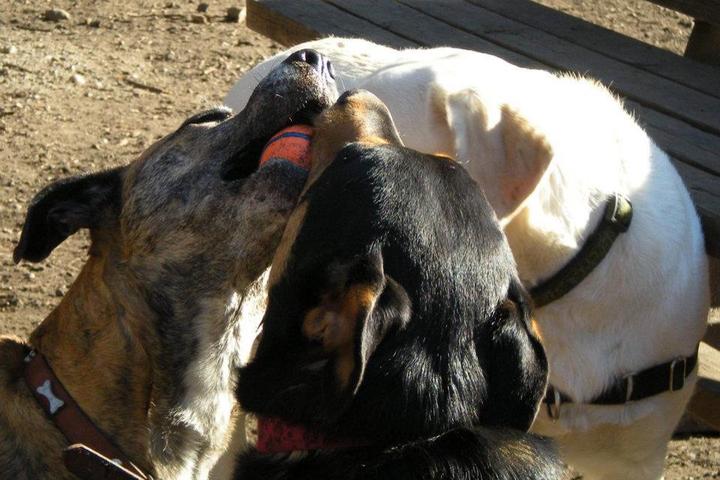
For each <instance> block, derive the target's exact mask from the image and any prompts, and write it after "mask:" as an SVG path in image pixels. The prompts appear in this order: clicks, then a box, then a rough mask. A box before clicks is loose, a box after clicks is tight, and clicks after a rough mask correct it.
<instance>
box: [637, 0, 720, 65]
mask: <svg viewBox="0 0 720 480" xmlns="http://www.w3.org/2000/svg"><path fill="white" fill-rule="evenodd" d="M650 1H651V2H653V3H657V4H658V5H662V6H663V7H666V8H671V9H673V10H677V11H678V12H682V13H684V14H685V15H688V16H690V17H693V18H694V19H695V25H694V26H693V29H692V33H691V34H690V39H689V40H688V44H687V48H686V49H685V56H686V57H689V58H693V59H695V60H699V61H701V62H705V63H710V64H713V65H720V2H718V1H717V0H650Z"/></svg>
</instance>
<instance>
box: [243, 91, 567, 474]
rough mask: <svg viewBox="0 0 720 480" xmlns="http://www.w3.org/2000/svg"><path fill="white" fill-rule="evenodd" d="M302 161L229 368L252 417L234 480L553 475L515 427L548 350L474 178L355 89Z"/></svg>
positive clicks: (538, 386)
mask: <svg viewBox="0 0 720 480" xmlns="http://www.w3.org/2000/svg"><path fill="white" fill-rule="evenodd" d="M313 162H314V163H313V169H312V171H311V174H310V179H309V183H308V185H306V187H305V191H304V193H303V196H302V197H301V201H300V203H299V206H298V208H297V210H296V211H295V212H294V213H293V215H292V216H291V219H290V221H289V223H288V226H287V228H286V231H285V233H284V235H283V239H282V241H281V244H280V247H279V249H278V252H277V254H276V257H275V259H274V260H273V267H272V271H271V277H270V278H271V280H270V293H269V304H268V309H267V311H266V313H265V316H264V319H263V324H264V327H263V328H264V330H263V335H262V338H261V340H260V342H259V344H258V348H257V352H256V355H255V358H254V359H253V361H251V362H250V363H249V364H248V365H247V366H246V367H244V368H242V369H241V373H240V377H239V385H238V390H237V394H238V398H239V400H240V403H241V405H242V406H243V407H244V408H245V409H246V410H248V411H250V412H253V413H254V414H255V415H256V416H257V421H258V425H259V427H258V430H257V431H256V432H255V433H256V434H257V436H258V438H257V445H258V447H257V448H256V449H255V450H251V451H250V452H249V453H246V454H244V455H243V456H241V457H240V459H239V462H238V466H237V470H236V478H238V479H243V480H252V479H262V480H267V479H317V478H322V479H483V478H488V479H490V478H492V479H551V478H552V479H556V478H561V477H563V475H564V470H563V467H562V466H561V465H560V464H559V462H558V461H557V459H556V457H555V454H554V451H553V448H552V447H551V445H549V444H548V443H547V441H546V440H543V439H540V438H538V437H534V436H531V435H529V434H526V433H524V432H525V431H526V430H527V429H528V428H529V426H530V424H531V423H532V421H533V419H534V417H535V414H536V411H537V409H538V405H539V402H540V399H541V397H542V395H543V392H544V389H545V384H546V379H547V362H546V358H545V354H544V351H543V348H542V346H541V344H540V342H539V340H538V337H537V333H536V332H535V331H534V329H533V326H532V322H531V319H530V311H529V306H528V303H527V295H526V293H525V292H524V291H523V289H522V287H521V286H520V283H519V282H518V279H517V275H516V270H515V265H514V262H513V259H512V255H511V253H510V250H509V248H508V245H507V243H506V241H505V238H504V236H503V234H502V232H501V230H500V228H499V226H498V224H497V221H496V219H495V216H494V214H493V212H492V210H491V208H490V206H489V205H488V203H487V202H486V200H485V198H484V197H483V195H482V193H480V191H479V189H478V188H477V185H476V184H475V183H474V182H473V181H472V180H471V179H470V177H469V176H468V175H467V173H466V172H465V171H464V169H463V168H462V167H461V166H459V165H458V164H457V163H455V162H452V161H449V159H447V158H444V157H437V156H432V155H424V154H420V153H418V152H415V151H412V150H409V149H407V148H404V147H403V146H402V144H401V142H400V139H399V137H398V135H397V133H396V131H395V128H394V126H393V124H392V120H391V118H390V114H389V112H388V110H387V108H386V107H385V106H384V105H383V104H382V103H381V102H380V101H379V100H378V99H377V98H376V97H374V96H372V95H371V94H369V93H367V92H363V91H356V92H349V93H346V94H344V95H342V96H341V97H340V99H339V100H338V102H337V103H336V104H335V105H334V106H333V107H332V108H330V109H328V110H327V111H326V112H325V113H324V114H323V115H322V116H321V117H319V119H318V121H317V122H316V134H315V139H314V144H313ZM273 436H275V437H277V438H273ZM298 439H299V440H298ZM261 445H262V446H261ZM282 453H285V454H284V455H283V454H282Z"/></svg>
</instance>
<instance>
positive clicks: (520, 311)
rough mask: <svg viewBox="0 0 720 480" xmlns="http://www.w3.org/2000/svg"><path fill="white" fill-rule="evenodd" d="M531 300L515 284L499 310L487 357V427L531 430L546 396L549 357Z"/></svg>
mask: <svg viewBox="0 0 720 480" xmlns="http://www.w3.org/2000/svg"><path fill="white" fill-rule="evenodd" d="M527 298H528V296H527V293H525V291H524V290H523V289H522V287H521V286H520V285H519V282H517V281H513V282H512V283H511V285H510V289H509V292H508V298H507V299H506V300H505V301H504V302H503V303H502V304H501V305H500V306H498V308H497V310H496V317H495V319H494V321H493V325H492V327H491V328H492V331H491V332H490V338H491V339H490V351H489V352H486V355H485V358H486V359H487V365H488V372H487V375H488V396H489V398H488V400H487V403H486V404H485V405H484V406H483V410H482V412H481V417H480V422H481V424H483V425H490V426H492V425H498V426H508V427H512V428H516V429H518V430H523V431H527V430H528V429H529V428H530V425H531V424H532V422H533V420H535V415H536V414H537V411H538V408H539V407H540V402H541V401H542V398H543V396H544V394H545V388H546V386H547V379H548V364H547V357H546V356H545V349H544V348H543V346H542V344H541V343H540V336H539V333H538V331H537V325H536V324H535V321H534V320H532V318H531V316H530V313H531V309H530V305H529V303H528V300H527ZM485 335H487V332H486V333H485ZM485 345H487V343H485Z"/></svg>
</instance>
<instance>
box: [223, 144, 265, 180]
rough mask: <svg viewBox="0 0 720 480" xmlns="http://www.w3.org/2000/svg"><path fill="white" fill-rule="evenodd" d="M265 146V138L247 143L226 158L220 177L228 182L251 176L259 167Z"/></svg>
mask: <svg viewBox="0 0 720 480" xmlns="http://www.w3.org/2000/svg"><path fill="white" fill-rule="evenodd" d="M264 147H265V141H264V140H253V141H251V142H250V143H248V144H247V145H245V147H243V148H242V149H241V150H240V151H239V152H237V153H234V154H233V155H231V156H230V158H228V159H227V160H225V163H224V164H223V167H222V171H221V173H220V177H221V178H222V179H223V180H224V181H226V182H231V181H233V180H239V179H241V178H245V177H247V176H250V174H252V173H253V172H255V170H257V169H258V166H259V164H260V155H261V154H262V151H263V148H264Z"/></svg>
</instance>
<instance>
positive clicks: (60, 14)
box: [43, 8, 72, 22]
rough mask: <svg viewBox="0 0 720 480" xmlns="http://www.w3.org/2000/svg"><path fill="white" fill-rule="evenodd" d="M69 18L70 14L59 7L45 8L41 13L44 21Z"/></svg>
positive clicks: (58, 20) (57, 20) (60, 20)
mask: <svg viewBox="0 0 720 480" xmlns="http://www.w3.org/2000/svg"><path fill="white" fill-rule="evenodd" d="M71 18H72V17H71V16H70V14H69V13H68V12H66V11H65V10H63V9H61V8H51V9H50V10H45V13H44V14H43V20H45V21H46V22H64V21H65V20H70V19H71Z"/></svg>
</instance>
